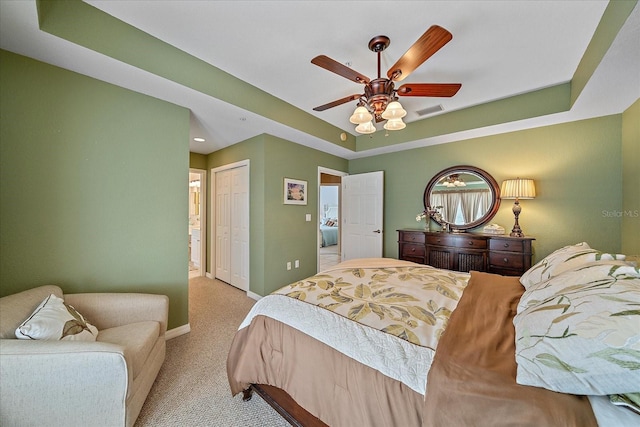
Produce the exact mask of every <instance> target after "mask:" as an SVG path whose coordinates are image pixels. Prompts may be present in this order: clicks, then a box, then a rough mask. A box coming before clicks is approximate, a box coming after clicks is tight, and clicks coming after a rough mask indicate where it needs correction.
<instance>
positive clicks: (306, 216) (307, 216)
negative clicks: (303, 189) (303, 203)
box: [304, 214, 311, 222]
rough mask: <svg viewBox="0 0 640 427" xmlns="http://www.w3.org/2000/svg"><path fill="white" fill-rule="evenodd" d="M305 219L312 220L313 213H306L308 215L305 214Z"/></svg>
mask: <svg viewBox="0 0 640 427" xmlns="http://www.w3.org/2000/svg"><path fill="white" fill-rule="evenodd" d="M304 219H305V221H307V222H309V221H311V214H306V215H305V216H304Z"/></svg>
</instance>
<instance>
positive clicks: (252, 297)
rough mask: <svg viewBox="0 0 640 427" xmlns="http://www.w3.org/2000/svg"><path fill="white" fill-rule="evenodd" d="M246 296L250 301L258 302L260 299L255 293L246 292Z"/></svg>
mask: <svg viewBox="0 0 640 427" xmlns="http://www.w3.org/2000/svg"><path fill="white" fill-rule="evenodd" d="M247 296H248V297H249V298H251V299H254V300H256V301H258V300H259V299H260V298H262V297H261V296H260V295H258V294H256V293H255V292H251V291H247Z"/></svg>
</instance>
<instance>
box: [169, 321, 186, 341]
mask: <svg viewBox="0 0 640 427" xmlns="http://www.w3.org/2000/svg"><path fill="white" fill-rule="evenodd" d="M189 332H191V325H189V324H188V323H187V324H186V325H182V326H178V327H177V328H173V329H169V330H168V331H167V333H166V334H164V338H165V340H170V339H172V338H175V337H179V336H180V335H184V334H188V333H189Z"/></svg>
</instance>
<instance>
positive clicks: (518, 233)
mask: <svg viewBox="0 0 640 427" xmlns="http://www.w3.org/2000/svg"><path fill="white" fill-rule="evenodd" d="M521 211H522V208H521V207H520V201H519V200H518V199H517V198H516V202H515V203H514V204H513V216H515V217H516V223H515V224H514V225H513V229H512V230H511V233H510V234H509V236H511V237H524V233H523V232H522V229H521V228H520V224H518V217H519V216H520V212H521Z"/></svg>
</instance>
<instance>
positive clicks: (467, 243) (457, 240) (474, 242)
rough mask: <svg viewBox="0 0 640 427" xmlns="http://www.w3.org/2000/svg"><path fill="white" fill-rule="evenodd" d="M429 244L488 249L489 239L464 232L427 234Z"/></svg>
mask: <svg viewBox="0 0 640 427" xmlns="http://www.w3.org/2000/svg"><path fill="white" fill-rule="evenodd" d="M427 244H430V245H438V246H452V247H455V248H471V249H486V248H487V239H478V238H475V237H473V236H465V235H462V234H444V233H443V234H442V235H437V236H436V235H429V236H427Z"/></svg>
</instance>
